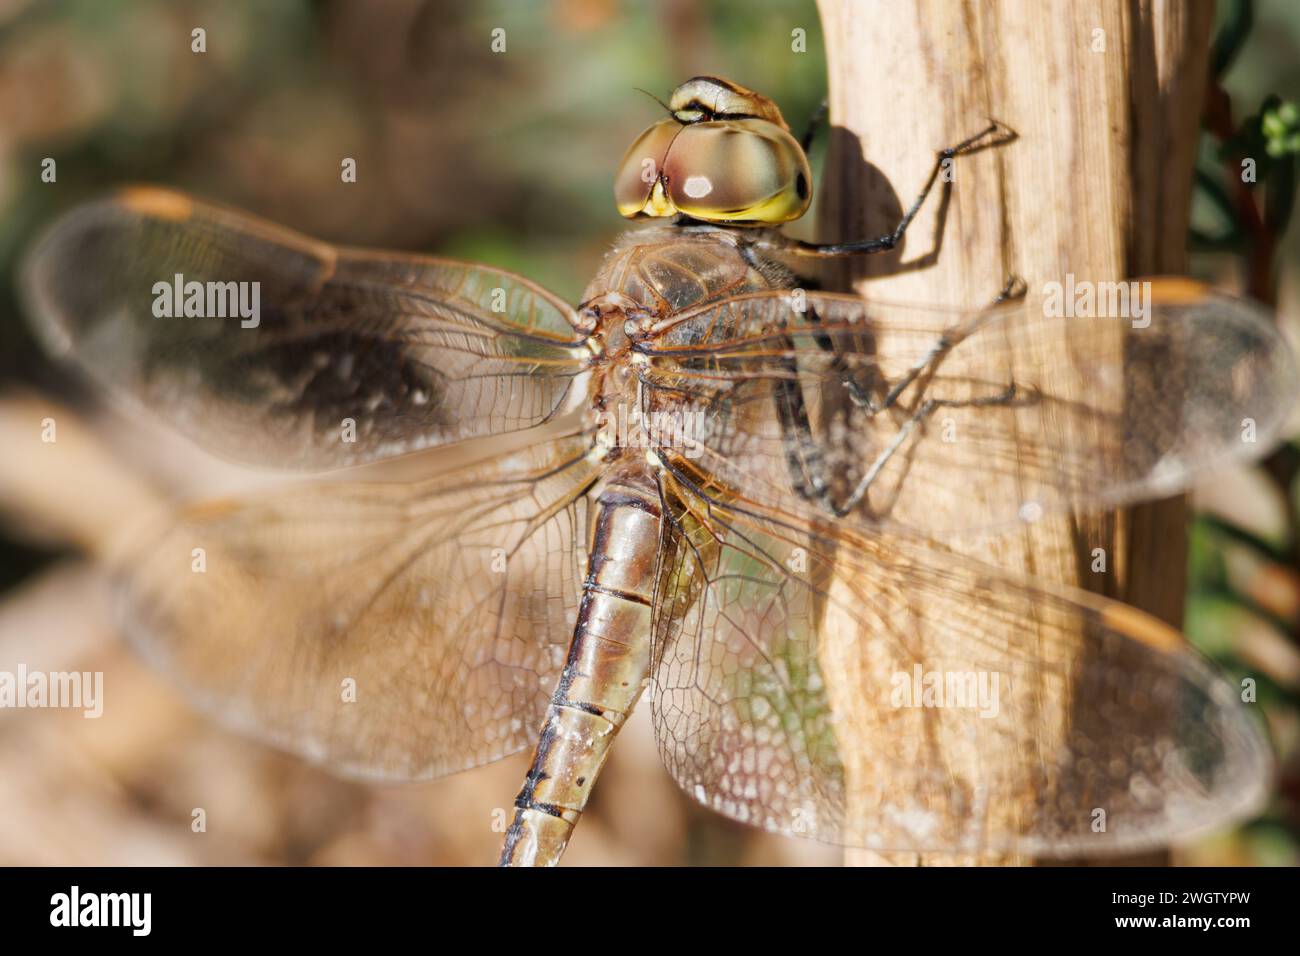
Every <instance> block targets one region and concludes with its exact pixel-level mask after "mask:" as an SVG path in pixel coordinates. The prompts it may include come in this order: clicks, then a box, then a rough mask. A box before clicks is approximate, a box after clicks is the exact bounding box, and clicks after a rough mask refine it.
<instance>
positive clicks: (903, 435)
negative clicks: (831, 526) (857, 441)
mask: <svg viewBox="0 0 1300 956" xmlns="http://www.w3.org/2000/svg"><path fill="white" fill-rule="evenodd" d="M1016 391H1017V390H1016V384H1015V382H1012V383H1011V384H1010V385H1008V386H1007V387H1006V388H1005V389H1004V390H1003V391H1001V392H999V393H998V394H997V395H988V396H985V397H984V398H972V399H965V400H961V399H947V398H930V399H926V400H925V401H924V402H922V403H921V405H920V407H919V408H917V409H916V411H914V412H913V413H912V414H911V416H910V417H909V418H908V419H907V420H906V421H905V422H903V424H902V425H901V426H900V427H899V429H898V434H896V435H895V436H894V437H893V439H892V440H891V441H890V443H889V444H888V445H886V446H885V447H884V449H882V450H881V452H880V454H879V455H877V456H876V460H875V461H873V462H872V463H871V467H869V468H868V469H867V470H866V472H864V473H863V475H862V477H861V478H860V479H858V483H857V485H856V486H855V487H854V489H853V491H852V493H851V494H850V495H849V496H848V497H847V498H845V499H844V501H842V502H840V503H838V504H836V503H835V502H831V503H830V506H831V511H832V513H833V514H834V515H835V517H837V518H843V517H844V516H845V515H847V514H848V513H849V512H851V511H852V510H853V509H854V508H856V507H857V506H858V505H859V504H861V503H862V499H863V498H864V497H866V494H867V492H868V491H870V490H871V485H872V483H874V482H875V480H876V478H877V477H878V476H879V475H880V472H881V471H882V470H883V469H884V467H885V465H886V464H888V463H889V459H891V458H893V457H894V455H895V454H896V453H897V452H898V449H899V448H901V447H903V443H904V442H905V441H907V438H908V436H909V435H911V434H912V432H913V431H914V430H915V429H916V426H917V425H919V424H921V423H922V422H924V421H925V420H926V419H927V418H929V417H930V416H931V415H932V414H934V411H935V410H936V409H939V408H979V407H984V406H989V405H1009V404H1010V403H1011V402H1012V401H1014V400H1015V398H1016Z"/></svg>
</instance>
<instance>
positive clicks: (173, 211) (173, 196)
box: [114, 186, 194, 222]
mask: <svg viewBox="0 0 1300 956" xmlns="http://www.w3.org/2000/svg"><path fill="white" fill-rule="evenodd" d="M114 199H116V201H117V202H118V203H120V204H121V205H122V206H124V207H125V208H127V209H129V210H130V211H131V212H134V213H138V214H140V215H142V216H149V217H152V218H155V219H166V220H168V221H170V222H184V221H186V220H187V219H189V218H190V216H192V215H193V213H194V200H193V199H191V198H190V197H189V196H187V195H185V194H184V193H181V192H177V191H176V190H174V189H166V188H164V187H161V186H124V187H123V188H121V189H119V190H118V191H117V193H116V194H115V195H114Z"/></svg>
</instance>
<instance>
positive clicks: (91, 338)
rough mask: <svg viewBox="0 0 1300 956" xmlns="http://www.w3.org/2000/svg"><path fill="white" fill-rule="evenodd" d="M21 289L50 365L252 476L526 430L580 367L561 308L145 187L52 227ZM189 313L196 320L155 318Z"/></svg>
mask: <svg viewBox="0 0 1300 956" xmlns="http://www.w3.org/2000/svg"><path fill="white" fill-rule="evenodd" d="M191 283H200V284H202V285H201V286H199V287H195V286H192V285H191ZM241 283H244V284H246V285H242V286H241V285H239V284H241ZM253 283H256V286H255V287H254V285H252V284H253ZM24 287H25V296H26V300H27V306H28V312H29V314H30V315H31V318H32V320H33V322H34V323H35V325H36V327H37V329H38V331H39V332H40V333H41V334H42V336H43V338H44V339H45V341H46V343H47V345H48V346H49V347H50V348H51V349H52V350H53V351H55V352H56V353H58V354H62V355H66V356H68V357H70V358H71V359H72V360H74V361H75V362H76V363H77V364H78V365H79V366H81V368H82V369H83V370H84V371H85V372H86V373H87V374H88V375H89V376H90V377H91V378H92V379H94V380H96V381H97V382H99V383H100V384H102V385H104V386H107V387H108V388H110V389H111V390H112V391H113V392H114V393H116V394H125V395H126V396H129V397H130V398H132V399H134V400H135V402H136V403H137V404H139V405H141V406H143V407H144V408H146V409H148V410H150V411H151V412H153V413H155V414H158V415H161V416H162V417H163V418H164V419H166V420H167V421H168V422H170V423H171V424H173V425H175V426H177V427H179V428H180V429H181V430H182V431H183V432H184V433H186V434H187V435H189V436H190V437H191V438H193V439H194V440H196V441H198V442H199V443H200V444H203V445H205V446H206V447H208V448H209V449H210V450H213V451H216V452H218V453H219V454H224V455H227V456H230V457H234V458H237V459H239V460H243V461H248V462H252V463H255V464H258V465H280V466H288V467H295V468H302V469H325V468H334V467H340V466H346V465H352V464H358V463H362V462H366V461H372V460H376V459H379V458H384V457H388V456H391V455H397V454H402V453H405V452H411V451H417V450H419V449H422V448H428V447H431V446H435V445H440V444H444V443H447V442H452V441H457V440H459V439H467V438H477V437H483V436H488V435H500V434H504V433H507V432H512V431H517V430H521V429H524V428H528V427H530V426H533V425H537V424H540V423H542V422H544V421H546V420H547V419H548V418H549V417H551V415H552V414H553V413H554V412H556V410H557V409H558V408H559V406H560V405H561V403H562V402H563V401H564V399H565V397H566V395H567V394H568V392H569V389H570V386H571V385H572V383H573V379H574V377H575V376H576V375H577V374H578V373H579V371H580V363H579V361H578V360H577V359H576V358H575V357H574V355H575V353H574V348H575V347H576V346H577V345H578V344H580V343H579V341H578V339H579V336H578V335H577V333H575V331H574V329H573V325H572V321H573V319H574V316H573V312H572V310H571V309H570V307H569V306H568V305H566V304H565V303H564V302H562V301H561V300H559V299H557V298H555V297H554V296H552V295H550V294H549V293H547V292H545V291H544V290H542V289H540V288H539V287H537V286H535V285H533V284H532V283H530V282H529V281H528V280H526V279H523V278H521V277H519V276H516V275H513V274H511V273H508V272H504V271H501V270H498V269H491V268H488V267H486V266H479V265H470V264H466V263H459V262H453V261H450V260H445V259H433V258H425V257H419V256H406V255H397V254H383V253H368V252H363V251H349V250H340V249H336V248H334V247H333V246H330V245H328V244H326V243H322V242H317V241H314V240H311V239H308V238H306V237H304V236H300V235H297V234H296V233H293V232H290V231H289V230H287V229H282V228H280V227H278V226H275V225H273V224H271V223H268V222H264V221H262V220H259V219H254V218H252V217H249V216H245V215H242V214H240V213H236V212H233V211H230V210H226V209H223V208H220V207H217V206H213V205H209V204H206V203H203V202H200V201H198V200H195V199H192V198H190V197H188V196H184V195H181V194H179V193H173V192H168V191H165V190H160V189H136V190H130V191H127V192H125V193H122V194H120V195H118V196H116V197H113V198H109V199H105V200H102V201H99V202H95V203H91V204H88V205H85V206H81V207H78V208H77V209H74V210H73V211H72V212H70V213H69V214H67V215H66V216H65V217H64V218H63V219H61V220H59V222H58V223H56V224H55V225H54V226H53V227H52V228H51V230H50V231H49V232H48V233H47V234H46V235H45V237H44V239H43V240H42V241H41V242H40V244H39V245H38V247H37V248H36V249H35V250H34V252H33V253H32V255H31V257H30V258H29V260H28V261H27V264H26V266H25V268H24ZM195 288H200V289H201V290H202V291H201V293H200V296H201V298H200V299H191V291H187V290H194V289H195ZM254 288H255V289H256V296H257V299H256V301H257V313H256V315H254V316H252V317H245V313H250V314H251V313H252V312H253V309H252V304H253V301H254V300H253V292H254ZM241 291H242V292H243V294H244V296H245V298H244V299H243V300H242V301H243V304H244V306H245V312H240V311H239V310H238V308H237V303H238V301H239V300H237V299H235V298H233V297H232V295H233V294H235V293H239V292H241ZM177 293H179V296H180V298H179V299H178V298H177ZM190 302H193V304H194V305H195V307H196V308H199V309H200V310H201V311H203V312H204V313H205V315H206V317H199V316H196V315H188V316H187V315H184V314H180V315H173V317H170V318H169V317H160V316H159V315H157V314H156V312H155V308H157V310H158V311H162V312H166V311H168V310H169V309H171V310H173V311H174V309H175V307H177V306H180V307H181V309H182V311H183V310H184V309H185V308H186V306H187V303H190ZM218 313H225V314H226V317H225V318H219V317H215V316H216V315H217V314H218Z"/></svg>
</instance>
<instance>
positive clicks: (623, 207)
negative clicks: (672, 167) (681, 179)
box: [614, 119, 684, 219]
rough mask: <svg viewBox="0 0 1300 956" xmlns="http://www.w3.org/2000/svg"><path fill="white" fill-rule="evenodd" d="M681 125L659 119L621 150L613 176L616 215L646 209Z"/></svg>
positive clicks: (627, 215) (634, 212)
mask: <svg viewBox="0 0 1300 956" xmlns="http://www.w3.org/2000/svg"><path fill="white" fill-rule="evenodd" d="M683 128H684V127H683V126H682V124H681V123H679V122H677V121H676V120H673V119H666V120H660V121H659V122H658V123H655V125H654V126H651V127H650V128H649V129H647V130H646V131H645V132H644V133H642V134H641V135H640V136H638V137H637V138H636V141H635V142H633V143H632V145H631V146H630V147H629V148H628V151H627V152H626V153H624V154H623V161H622V162H621V163H619V166H618V174H617V175H616V176H615V177H614V202H615V204H616V205H617V206H618V212H619V215H621V216H626V217H627V218H629V219H631V218H632V217H633V216H636V215H639V214H640V213H642V212H643V211H645V207H646V203H648V202H649V201H650V193H651V192H652V191H653V190H654V186H655V183H656V182H657V181H658V179H659V175H660V173H662V172H663V169H664V162H665V159H666V157H667V156H668V148H669V147H670V146H671V145H672V144H673V140H674V139H675V138H676V137H677V135H678V134H679V133H680V132H681V131H682V129H683Z"/></svg>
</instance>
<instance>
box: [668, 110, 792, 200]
mask: <svg viewBox="0 0 1300 956" xmlns="http://www.w3.org/2000/svg"><path fill="white" fill-rule="evenodd" d="M664 171H665V173H666V174H667V183H666V186H667V191H668V198H669V199H670V200H671V202H672V204H673V206H674V207H676V208H677V209H678V210H680V211H681V212H684V213H686V214H687V215H688V216H691V217H693V218H696V219H701V220H705V221H709V222H727V221H743V222H763V223H781V222H788V221H790V220H791V219H797V218H798V217H799V216H801V215H803V213H804V211H805V210H806V209H807V208H808V204H809V202H810V201H811V198H812V197H811V189H810V187H809V183H810V182H811V172H810V170H809V168H808V160H807V158H806V157H805V156H804V154H803V150H802V149H801V148H800V147H799V144H798V143H796V142H795V141H794V138H793V137H792V136H791V135H790V134H789V133H787V132H786V131H785V130H783V129H781V128H780V127H779V126H776V125H775V124H773V123H768V122H766V121H764V120H756V119H745V120H719V121H713V122H706V123H695V124H693V125H691V126H688V127H686V128H685V129H684V130H682V132H681V134H680V135H679V136H678V137H677V138H676V140H674V141H673V144H672V149H671V150H669V152H668V159H667V162H666V164H665V167H664Z"/></svg>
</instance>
